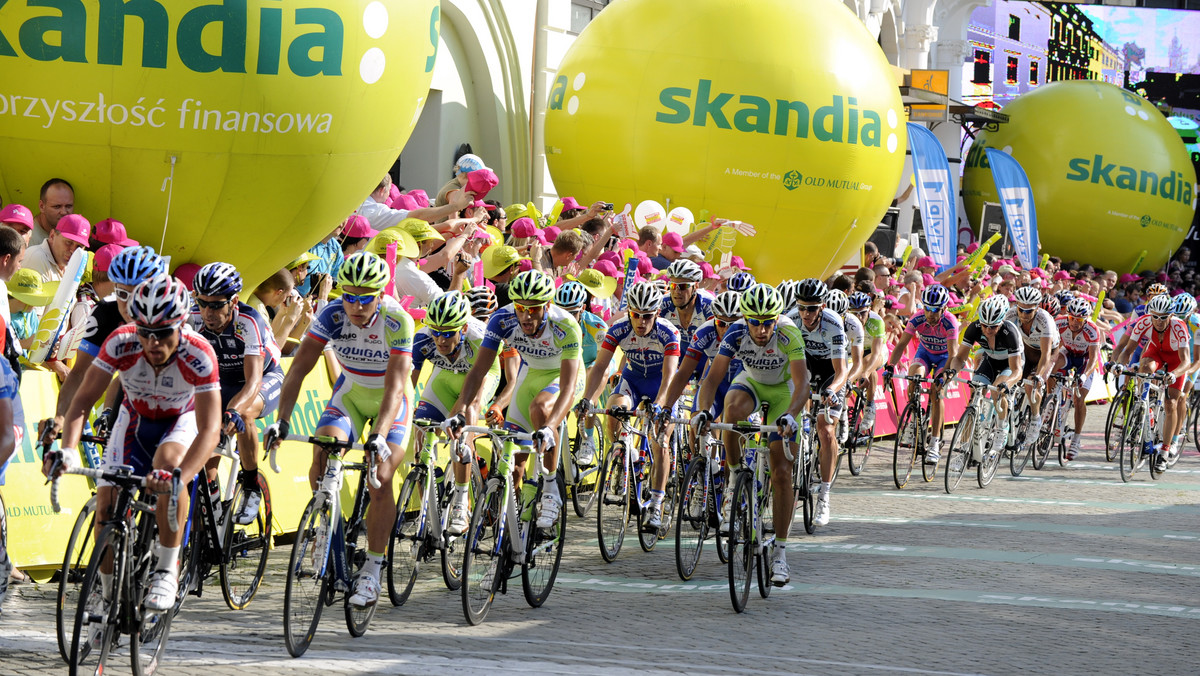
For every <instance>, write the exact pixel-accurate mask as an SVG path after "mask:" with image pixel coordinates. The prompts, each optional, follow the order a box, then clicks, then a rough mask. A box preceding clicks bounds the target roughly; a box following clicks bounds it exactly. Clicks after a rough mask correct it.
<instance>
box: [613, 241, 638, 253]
mask: <svg viewBox="0 0 1200 676" xmlns="http://www.w3.org/2000/svg"><path fill="white" fill-rule="evenodd" d="M626 249H632V250H633V251H635V252H637V253H639V254H640V253H642V250H641V249H639V248H638V244H637V240H636V239H623V240H621V243H620V244H618V245H617V251H624V250H626Z"/></svg>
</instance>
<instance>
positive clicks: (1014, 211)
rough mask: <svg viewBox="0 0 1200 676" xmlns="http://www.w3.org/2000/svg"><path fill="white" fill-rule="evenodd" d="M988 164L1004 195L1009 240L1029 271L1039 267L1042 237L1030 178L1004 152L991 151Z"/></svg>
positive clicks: (1018, 258) (997, 185)
mask: <svg viewBox="0 0 1200 676" xmlns="http://www.w3.org/2000/svg"><path fill="white" fill-rule="evenodd" d="M987 158H988V163H989V164H991V165H992V179H994V180H995V182H996V193H997V194H998V195H999V196H1000V208H1001V209H1003V210H1004V220H1005V222H1006V223H1008V233H1009V239H1010V241H1011V242H1012V246H1013V249H1015V250H1016V252H1017V260H1019V261H1021V265H1022V266H1023V267H1024V268H1025V269H1027V270H1028V269H1031V268H1034V267H1037V264H1038V257H1037V254H1038V234H1037V214H1036V213H1035V212H1034V209H1033V190H1032V189H1031V188H1030V187H1029V177H1028V176H1026V175H1025V170H1024V169H1022V168H1021V163H1020V162H1017V160H1016V159H1014V158H1013V156H1012V155H1009V154H1008V153H1006V152H1004V151H1003V150H996V149H995V148H987Z"/></svg>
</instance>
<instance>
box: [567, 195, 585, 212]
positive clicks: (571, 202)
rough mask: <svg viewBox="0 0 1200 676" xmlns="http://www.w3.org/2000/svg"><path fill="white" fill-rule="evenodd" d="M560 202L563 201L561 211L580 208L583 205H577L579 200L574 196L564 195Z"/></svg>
mask: <svg viewBox="0 0 1200 676" xmlns="http://www.w3.org/2000/svg"><path fill="white" fill-rule="evenodd" d="M562 203H563V208H562V210H563V211H572V210H574V209H582V208H583V207H581V206H579V202H576V201H575V198H574V197H564V198H562Z"/></svg>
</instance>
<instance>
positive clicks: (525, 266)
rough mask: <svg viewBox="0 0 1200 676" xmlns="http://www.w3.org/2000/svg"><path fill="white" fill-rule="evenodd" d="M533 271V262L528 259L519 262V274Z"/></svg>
mask: <svg viewBox="0 0 1200 676" xmlns="http://www.w3.org/2000/svg"><path fill="white" fill-rule="evenodd" d="M532 269H533V261H531V260H529V259H528V258H522V259H521V260H520V261H517V272H526V271H528V270H532Z"/></svg>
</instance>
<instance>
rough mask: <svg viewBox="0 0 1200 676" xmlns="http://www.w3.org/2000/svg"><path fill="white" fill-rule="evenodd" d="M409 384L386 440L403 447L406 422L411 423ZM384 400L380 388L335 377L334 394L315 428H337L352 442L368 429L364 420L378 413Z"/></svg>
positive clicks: (411, 398) (405, 438)
mask: <svg viewBox="0 0 1200 676" xmlns="http://www.w3.org/2000/svg"><path fill="white" fill-rule="evenodd" d="M412 400H413V393H412V386H411V385H408V384H406V385H405V388H404V394H403V395H402V396H401V398H400V409H399V410H398V411H396V419H395V420H393V421H392V427H391V429H389V430H388V433H387V442H388V443H389V444H395V445H397V446H399V447H401V448H403V447H404V446H405V444H406V442H407V441H408V430H409V425H410V424H411V423H412ZM382 401H383V388H379V389H374V388H367V387H363V386H362V385H355V384H353V383H351V382H350V381H348V380H346V377H345V376H341V377H339V378H338V380H337V382H336V383H334V385H333V396H331V397H330V398H329V403H328V404H326V405H325V410H324V411H323V412H322V413H321V419H320V420H318V421H317V429H320V428H322V427H336V428H337V429H339V430H341V431H342V433H343V434H345V435H346V438H347V439H350V440H351V441H354V440H357V439H358V438H359V437H360V436H362V433H363V432H364V431H365V430H366V429H367V421H368V420H371V419H373V418H375V416H377V415H379V405H380V403H382Z"/></svg>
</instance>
